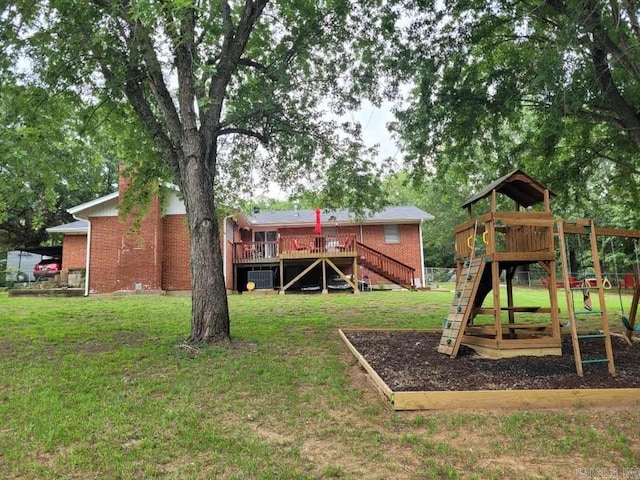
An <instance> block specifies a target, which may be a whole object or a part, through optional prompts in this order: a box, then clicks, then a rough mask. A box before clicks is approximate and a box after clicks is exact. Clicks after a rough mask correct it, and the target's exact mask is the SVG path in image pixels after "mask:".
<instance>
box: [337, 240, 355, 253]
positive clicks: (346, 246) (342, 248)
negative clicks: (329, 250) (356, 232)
mask: <svg viewBox="0 0 640 480" xmlns="http://www.w3.org/2000/svg"><path fill="white" fill-rule="evenodd" d="M352 243H353V237H347V239H346V240H345V241H344V243H342V244H340V245H338V250H340V251H341V252H345V251H347V250H351V244H352Z"/></svg>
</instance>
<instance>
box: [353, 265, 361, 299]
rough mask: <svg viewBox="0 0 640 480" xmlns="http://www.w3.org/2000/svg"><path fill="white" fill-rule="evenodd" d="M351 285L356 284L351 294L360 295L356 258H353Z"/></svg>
mask: <svg viewBox="0 0 640 480" xmlns="http://www.w3.org/2000/svg"><path fill="white" fill-rule="evenodd" d="M353 283H355V284H356V289H355V290H354V291H353V293H355V294H358V293H360V279H359V278H358V257H353Z"/></svg>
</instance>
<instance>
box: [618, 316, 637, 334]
mask: <svg viewBox="0 0 640 480" xmlns="http://www.w3.org/2000/svg"><path fill="white" fill-rule="evenodd" d="M621 320H622V324H623V325H624V327H625V328H626V329H627V330H631V331H632V332H640V325H636V326H635V327H634V326H632V325H631V323H630V322H629V319H628V318H627V317H625V316H624V315H623V316H622V317H621Z"/></svg>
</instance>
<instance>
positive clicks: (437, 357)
mask: <svg viewBox="0 0 640 480" xmlns="http://www.w3.org/2000/svg"><path fill="white" fill-rule="evenodd" d="M345 335H346V336H347V338H348V339H349V341H350V342H351V344H352V345H353V346H354V347H355V348H356V349H357V350H358V352H360V354H361V355H362V356H363V357H364V358H365V359H366V360H367V362H369V364H370V365H371V367H373V369H374V370H375V371H376V373H377V374H378V375H379V376H380V377H381V378H382V380H384V382H385V383H386V384H387V385H388V386H389V388H391V390H393V391H395V392H408V391H449V390H533V389H570V388H640V344H638V343H635V344H634V345H631V346H630V345H628V344H627V343H626V342H625V341H624V340H623V339H621V338H618V337H612V339H611V340H612V344H613V353H614V360H615V364H616V371H617V375H616V376H615V377H613V376H611V375H610V374H609V371H608V370H607V365H606V363H605V364H591V365H585V366H584V377H579V376H578V375H577V374H576V370H575V363H574V357H573V347H572V346H571V337H570V336H569V335H563V338H562V352H563V355H562V356H545V357H516V358H509V359H502V360H489V359H485V358H481V357H478V356H477V355H476V354H475V352H474V351H473V350H471V349H470V348H467V347H465V346H464V345H463V346H461V347H460V353H459V354H458V356H457V357H456V358H451V357H449V356H448V355H443V354H440V353H438V352H437V351H436V347H437V345H438V343H439V341H440V334H434V333H421V332H402V331H395V332H380V331H364V332H345ZM580 347H581V348H580V351H581V354H582V358H583V359H588V358H604V357H605V356H606V355H605V353H604V341H603V340H602V339H594V340H585V341H582V342H581V344H580Z"/></svg>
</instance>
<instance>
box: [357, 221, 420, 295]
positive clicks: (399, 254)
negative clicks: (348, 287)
mask: <svg viewBox="0 0 640 480" xmlns="http://www.w3.org/2000/svg"><path fill="white" fill-rule="evenodd" d="M362 236H363V238H364V241H363V242H362V243H364V244H365V245H367V246H369V247H371V248H373V249H375V250H378V251H380V252H382V253H384V254H385V255H388V256H390V257H391V258H394V259H396V260H398V261H399V262H402V263H405V264H407V265H409V266H410V267H413V268H415V269H416V271H415V272H414V277H415V278H422V263H421V262H422V255H421V250H422V244H421V242H420V226H419V225H418V224H404V225H400V243H385V241H384V225H363V226H362ZM362 270H363V272H364V271H365V270H366V269H364V268H363V269H362ZM362 274H363V273H361V274H360V276H362ZM366 274H367V275H369V277H370V279H371V282H372V283H373V284H379V283H389V281H388V280H385V279H383V278H381V277H379V276H378V275H376V274H375V273H373V272H368V271H367V273H366Z"/></svg>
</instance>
